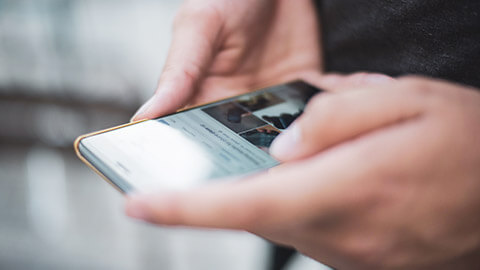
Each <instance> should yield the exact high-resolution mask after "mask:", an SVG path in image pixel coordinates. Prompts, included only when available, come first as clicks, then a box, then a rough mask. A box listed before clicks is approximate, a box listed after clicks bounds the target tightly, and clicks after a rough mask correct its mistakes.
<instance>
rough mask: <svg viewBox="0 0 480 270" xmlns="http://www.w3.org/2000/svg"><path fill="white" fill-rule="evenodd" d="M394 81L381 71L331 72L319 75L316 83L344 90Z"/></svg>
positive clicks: (335, 89) (333, 89) (322, 86)
mask: <svg viewBox="0 0 480 270" xmlns="http://www.w3.org/2000/svg"><path fill="white" fill-rule="evenodd" d="M394 81H395V79H394V78H392V77H390V76H387V75H384V74H379V73H367V72H358V73H354V74H352V75H342V74H336V73H329V74H324V75H323V76H321V77H319V79H318V80H317V82H316V85H318V86H320V88H323V89H327V90H330V91H342V90H349V89H352V88H358V87H366V86H374V85H379V84H386V83H391V82H394Z"/></svg>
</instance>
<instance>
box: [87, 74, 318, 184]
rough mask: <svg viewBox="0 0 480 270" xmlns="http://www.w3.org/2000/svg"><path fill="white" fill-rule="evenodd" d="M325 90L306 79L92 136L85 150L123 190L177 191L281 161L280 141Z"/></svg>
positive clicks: (256, 170)
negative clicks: (275, 153) (275, 149)
mask: <svg viewBox="0 0 480 270" xmlns="http://www.w3.org/2000/svg"><path fill="white" fill-rule="evenodd" d="M319 92H321V90H319V89H317V88H315V87H313V86H311V85H308V84H306V83H304V82H301V81H295V82H292V83H288V84H284V85H278V86H274V87H270V88H266V89H263V90H259V91H255V92H251V93H248V94H245V95H242V96H237V97H234V98H230V99H226V100H222V101H219V102H216V103H211V104H208V105H204V106H200V107H196V108H192V109H189V110H186V111H182V112H179V113H175V114H171V115H168V116H164V117H161V118H157V119H153V120H148V121H144V122H140V123H137V124H134V125H130V126H126V127H123V128H119V129H114V130H112V131H108V132H104V133H100V134H98V135H94V136H89V137H86V138H84V139H82V140H81V141H80V144H79V150H80V153H81V154H82V156H83V157H85V158H86V159H87V160H88V161H89V163H90V164H92V165H93V166H94V167H95V168H96V169H97V170H98V171H100V172H101V173H102V174H103V175H105V176H106V177H107V178H108V179H109V180H110V181H111V182H112V183H113V184H115V185H116V186H117V187H118V188H119V189H120V190H122V191H124V192H127V193H128V192H131V191H134V190H135V191H140V192H151V191H154V190H158V189H169V190H172V189H173V190H178V189H186V188H191V187H195V186H198V185H202V184H205V183H208V182H213V181H219V179H223V180H224V179H226V178H235V177H240V176H245V175H248V174H252V173H256V172H258V171H261V170H265V169H268V168H271V167H274V166H276V165H278V164H279V162H278V161H277V160H275V159H274V158H273V157H272V156H270V155H269V147H270V145H271V143H272V142H273V140H274V139H275V137H276V136H278V135H279V134H280V133H281V132H283V131H284V130H285V129H286V128H287V127H288V126H289V125H290V124H291V123H292V122H293V121H294V120H295V119H296V118H297V117H299V116H300V115H301V114H302V113H303V110H304V108H305V106H306V104H307V102H308V101H309V100H310V98H311V97H312V96H314V95H315V94H317V93H319Z"/></svg>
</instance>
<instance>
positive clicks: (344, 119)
mask: <svg viewBox="0 0 480 270" xmlns="http://www.w3.org/2000/svg"><path fill="white" fill-rule="evenodd" d="M405 86H406V85H405V84H404V83H401V82H398V83H397V82H393V83H389V84H381V85H377V86H375V87H368V88H359V89H358V90H357V91H343V92H338V93H331V94H320V95H318V96H316V97H315V98H313V99H312V101H310V103H309V104H308V106H307V108H306V111H305V113H304V114H303V115H302V116H301V117H300V118H299V119H298V120H297V121H295V123H294V124H292V126H290V127H289V128H288V130H287V131H285V132H283V133H282V134H281V135H279V136H278V137H277V139H276V140H275V141H274V142H273V144H272V146H271V148H270V152H271V153H272V155H274V156H275V157H276V158H278V159H279V160H281V161H291V160H295V159H301V158H305V157H308V156H310V155H313V154H315V153H318V152H319V151H322V150H324V149H326V148H328V147H331V146H333V145H335V144H338V143H342V142H345V141H348V140H351V139H354V138H356V137H358V136H360V135H362V134H365V133H368V132H371V131H373V130H376V129H379V128H382V127H385V126H389V125H392V124H395V123H399V122H401V121H404V120H407V119H410V118H413V117H416V116H418V115H419V114H420V113H421V112H422V106H420V104H419V102H418V99H417V98H416V96H415V95H406V94H405V91H407V90H408V86H407V88H406V87H405ZM404 88H406V89H404Z"/></svg>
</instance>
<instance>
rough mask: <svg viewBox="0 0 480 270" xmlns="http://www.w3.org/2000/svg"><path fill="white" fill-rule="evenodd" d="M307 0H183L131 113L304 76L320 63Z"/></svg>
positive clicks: (167, 109)
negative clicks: (147, 92)
mask: <svg viewBox="0 0 480 270" xmlns="http://www.w3.org/2000/svg"><path fill="white" fill-rule="evenodd" d="M312 2H313V1H311V0H296V1H291V0H242V1H231V0H189V1H186V2H185V3H184V4H183V6H182V7H181V9H180V11H179V13H178V14H177V16H176V19H175V22H174V33H173V40H172V44H171V48H170V52H169V55H168V58H167V62H166V64H165V67H164V70H163V72H162V75H161V77H160V81H159V84H158V88H157V90H156V91H155V94H154V95H153V97H152V98H150V99H149V100H148V101H147V103H145V104H144V105H143V106H142V107H141V108H140V109H139V111H138V112H137V113H136V114H135V116H134V117H133V118H132V121H135V120H140V119H145V118H155V117H159V116H161V115H165V114H168V113H172V112H174V111H176V110H177V109H179V108H182V107H183V106H186V105H194V104H199V103H204V102H208V101H212V100H214V99H220V98H225V97H229V96H233V95H237V94H241V93H244V92H246V91H248V90H249V89H255V88H257V87H260V86H265V85H267V84H274V83H279V82H284V81H287V80H290V79H294V78H304V79H307V80H308V78H305V77H308V75H306V74H312V73H314V72H317V73H318V72H319V71H320V69H321V66H322V61H321V54H320V52H321V49H320V37H319V26H318V22H317V17H316V12H315V8H314V6H313V3H312Z"/></svg>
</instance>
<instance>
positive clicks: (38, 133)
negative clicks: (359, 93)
mask: <svg viewBox="0 0 480 270" xmlns="http://www.w3.org/2000/svg"><path fill="white" fill-rule="evenodd" d="M178 6H179V2H178V1H173V0H170V1H165V0H163V1H161V0H156V1H155V0H141V1H140V0H138V1H134V0H130V1H127V0H76V1H74V0H0V116H1V117H0V269H172V270H176V269H179V270H180V269H241V270H243V269H248V270H255V269H266V268H267V265H268V263H269V258H270V249H269V247H270V244H269V243H267V242H266V241H264V240H262V239H260V238H258V237H256V236H253V235H250V234H248V233H244V232H227V231H215V230H192V229H182V228H176V229H174V228H163V227H154V226H151V225H147V224H144V223H141V222H137V221H134V220H131V219H129V218H127V217H125V216H124V214H123V198H122V196H121V195H120V194H119V193H118V192H117V191H116V190H114V189H113V188H111V187H110V186H109V185H108V184H106V183H105V182H104V181H103V180H101V179H100V177H98V176H97V175H95V174H94V173H93V172H92V171H91V170H89V169H88V168H87V167H86V166H85V165H83V164H82V163H81V162H80V161H79V160H78V159H77V158H76V157H75V156H74V154H73V151H72V142H73V140H74V138H75V137H76V136H78V135H80V134H83V133H86V132H90V131H94V130H98V129H102V128H107V127H110V126H113V125H116V124H120V123H124V122H127V121H128V119H129V117H130V116H131V115H132V113H133V112H134V111H135V109H136V108H137V107H138V106H139V105H140V104H141V103H142V102H143V101H144V100H146V99H147V98H148V97H149V96H150V95H151V93H152V92H153V90H154V89H155V86H156V82H157V78H158V74H160V72H161V68H162V65H163V62H164V59H165V56H166V52H167V49H168V44H169V39H170V29H171V22H172V18H173V16H174V14H175V10H176V9H177V8H178ZM289 268H290V269H323V267H322V266H321V265H320V264H318V263H316V262H313V261H312V260H309V259H307V258H305V257H301V256H297V257H296V258H295V260H294V261H293V262H292V263H291V264H290V266H289Z"/></svg>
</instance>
